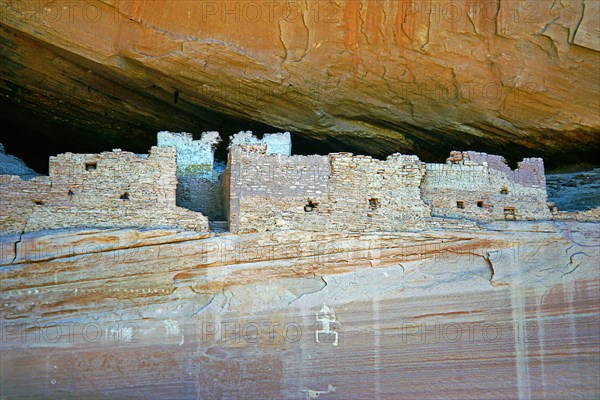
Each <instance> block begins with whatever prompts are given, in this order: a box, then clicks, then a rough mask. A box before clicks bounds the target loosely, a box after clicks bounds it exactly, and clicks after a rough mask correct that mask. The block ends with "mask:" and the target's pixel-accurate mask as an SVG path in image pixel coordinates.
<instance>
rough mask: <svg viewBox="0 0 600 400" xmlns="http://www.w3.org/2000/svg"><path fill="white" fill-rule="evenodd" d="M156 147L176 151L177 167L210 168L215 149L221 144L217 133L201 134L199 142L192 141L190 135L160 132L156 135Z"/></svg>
mask: <svg viewBox="0 0 600 400" xmlns="http://www.w3.org/2000/svg"><path fill="white" fill-rule="evenodd" d="M156 139H157V144H158V147H175V148H176V149H177V166H178V167H179V168H180V169H181V168H183V167H185V166H188V165H207V166H210V168H212V165H213V163H214V154H215V148H216V147H217V145H218V144H219V142H221V137H220V136H219V132H215V131H210V132H202V137H201V139H200V140H194V139H193V137H192V134H191V133H187V132H168V131H161V132H158V133H157V135H156Z"/></svg>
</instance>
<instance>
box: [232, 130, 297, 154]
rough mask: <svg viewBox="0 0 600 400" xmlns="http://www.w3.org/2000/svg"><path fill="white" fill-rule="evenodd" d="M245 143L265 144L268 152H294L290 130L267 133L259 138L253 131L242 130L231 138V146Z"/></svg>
mask: <svg viewBox="0 0 600 400" xmlns="http://www.w3.org/2000/svg"><path fill="white" fill-rule="evenodd" d="M244 145H246V146H247V145H265V146H266V154H281V155H284V156H290V155H291V154H292V138H291V135H290V133H289V132H280V133H265V134H264V136H263V138H262V139H258V138H257V137H256V136H255V135H254V134H253V133H252V131H241V132H238V133H236V134H235V135H233V136H231V137H230V138H229V147H230V148H231V147H234V146H244Z"/></svg>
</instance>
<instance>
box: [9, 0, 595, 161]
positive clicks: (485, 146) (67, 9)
mask: <svg viewBox="0 0 600 400" xmlns="http://www.w3.org/2000/svg"><path fill="white" fill-rule="evenodd" d="M599 7H600V3H599V2H598V1H596V0H569V1H560V2H557V1H552V0H530V1H516V0H502V1H501V0H433V1H425V0H418V1H416V0H415V1H412V0H398V1H367V0H348V1H341V0H320V1H314V2H306V1H299V0H292V1H285V2H277V1H276V2H271V1H260V0H259V1H251V0H249V1H238V2H233V3H232V2H230V1H221V0H204V1H192V0H182V1H152V2H151V3H150V2H144V1H138V0H135V1H134V0H130V1H100V0H85V1H83V0H82V1H79V2H77V1H76V2H70V1H55V2H43V1H38V0H25V1H19V2H14V1H12V2H10V1H9V2H2V3H1V4H0V26H1V27H2V29H1V30H0V35H1V37H2V40H1V41H0V43H2V44H1V45H0V54H1V55H2V60H3V62H2V63H0V73H1V75H2V77H3V78H2V85H0V88H1V93H2V96H0V105H1V106H2V109H3V110H6V112H5V114H4V116H3V118H5V119H6V124H7V127H9V128H10V129H3V132H4V133H2V137H0V140H1V141H2V143H4V144H5V145H6V146H7V149H8V150H9V152H11V153H12V154H16V155H18V156H20V157H21V158H25V161H27V162H28V163H29V164H30V165H32V166H34V167H35V166H36V165H35V164H34V161H35V160H40V161H39V165H40V166H41V167H40V168H42V169H43V168H44V165H45V160H46V158H47V156H49V155H52V154H57V153H60V152H64V151H77V152H97V151H100V150H107V149H110V148H117V147H118V148H123V149H127V150H132V151H136V152H140V151H142V150H144V149H146V148H148V147H149V146H150V144H151V143H153V140H154V134H155V132H157V131H160V130H165V129H168V130H171V131H185V132H196V133H198V132H201V131H202V130H210V129H218V130H219V131H220V132H221V133H222V134H224V135H225V137H227V136H228V135H230V134H232V133H235V132H237V131H239V130H240V129H254V130H255V131H258V130H260V131H262V132H272V131H278V130H289V131H290V132H293V133H295V134H298V135H299V136H300V137H303V138H305V139H308V142H307V144H306V150H307V151H308V152H311V153H314V152H315V151H314V150H315V148H319V147H322V148H323V149H322V150H323V151H322V152H321V153H327V152H332V151H352V152H354V153H356V154H367V155H374V156H383V155H388V154H391V153H393V152H396V151H400V152H403V153H404V154H416V155H418V156H420V157H421V159H424V160H426V161H436V160H437V161H440V160H442V159H443V158H444V157H445V156H446V155H447V154H448V152H449V151H450V150H453V149H466V150H467V149H469V150H476V151H485V152H487V153H490V154H503V155H506V156H508V157H509V158H512V159H521V158H523V157H531V156H541V157H544V159H545V160H546V163H547V165H548V166H549V167H550V169H552V168H554V167H555V166H558V165H560V164H575V163H579V162H581V161H588V162H593V161H594V158H595V155H596V153H598V150H599V149H600V136H599V135H598V132H599V128H600V120H599V117H598V115H599V112H598V110H599V107H600V105H599V100H598V99H599V98H600V96H599V95H598V91H599V84H600V82H599V79H600V78H599V76H600V63H598V62H597V60H598V56H599V47H598V43H599V40H598V34H599V26H598V21H599V20H600V17H599V10H600V9H599ZM15 131H18V132H20V134H19V135H14V134H12V133H11V132H15ZM32 141H35V142H37V143H38V144H40V143H41V145H39V146H36V148H39V149H37V150H33V152H32V150H31V146H30V143H32ZM28 150H29V151H28ZM38 153H39V154H38ZM38 157H39V158H38ZM38 169H39V168H38Z"/></svg>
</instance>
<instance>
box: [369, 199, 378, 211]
mask: <svg viewBox="0 0 600 400" xmlns="http://www.w3.org/2000/svg"><path fill="white" fill-rule="evenodd" d="M379 207H380V205H379V199H376V198H375V197H373V198H371V199H369V209H370V210H376V209H378V208H379Z"/></svg>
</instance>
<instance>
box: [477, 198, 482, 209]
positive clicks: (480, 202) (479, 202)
mask: <svg viewBox="0 0 600 400" xmlns="http://www.w3.org/2000/svg"><path fill="white" fill-rule="evenodd" d="M477 207H479V208H483V201H481V200H479V201H478V202H477Z"/></svg>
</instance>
